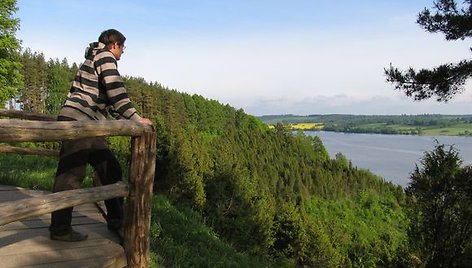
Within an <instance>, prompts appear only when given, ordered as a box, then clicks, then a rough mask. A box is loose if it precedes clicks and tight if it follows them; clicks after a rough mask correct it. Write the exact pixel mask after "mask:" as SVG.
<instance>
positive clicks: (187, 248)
mask: <svg viewBox="0 0 472 268" xmlns="http://www.w3.org/2000/svg"><path fill="white" fill-rule="evenodd" d="M151 251H152V256H151V258H152V265H151V267H255V268H257V267H269V266H270V265H269V263H267V262H265V261H263V260H260V259H258V258H255V257H252V256H249V255H248V254H246V253H244V252H240V251H238V250H237V249H235V248H234V247H232V246H231V245H230V244H229V243H227V242H225V241H223V240H222V239H220V238H219V237H218V234H216V233H215V232H214V231H213V230H212V228H210V227H209V226H207V225H205V220H204V218H203V217H201V216H200V215H199V214H198V213H196V212H194V211H193V210H191V209H189V208H185V207H177V206H174V205H172V204H171V202H170V201H169V200H168V199H167V198H165V197H164V196H162V195H155V196H154V198H153V209H152V224H151Z"/></svg>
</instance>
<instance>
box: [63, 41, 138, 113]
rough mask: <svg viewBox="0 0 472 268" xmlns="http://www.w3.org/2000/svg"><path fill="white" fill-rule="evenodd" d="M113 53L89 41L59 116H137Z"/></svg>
mask: <svg viewBox="0 0 472 268" xmlns="http://www.w3.org/2000/svg"><path fill="white" fill-rule="evenodd" d="M117 67H118V66H117V61H116V58H115V56H114V55H113V53H111V52H110V51H108V50H106V49H105V45H104V44H103V43H98V42H95V43H91V44H90V46H89V47H88V48H87V50H86V52H85V61H84V63H83V64H82V65H81V66H80V68H79V70H78V72H77V75H76V77H75V79H74V82H73V83H72V87H71V89H70V92H69V94H68V95H67V99H66V101H65V102H64V104H63V106H62V108H61V111H60V113H59V116H65V117H69V118H72V119H75V120H105V119H107V115H108V112H110V113H112V114H113V115H114V116H115V117H118V116H116V115H115V114H117V115H119V117H122V118H124V119H131V120H133V121H138V120H139V119H141V117H140V116H139V115H138V114H137V112H136V109H135V108H134V107H133V105H132V104H131V101H130V99H129V97H128V93H127V91H126V88H125V87H124V84H123V80H122V79H121V76H120V73H119V72H118V69H117Z"/></svg>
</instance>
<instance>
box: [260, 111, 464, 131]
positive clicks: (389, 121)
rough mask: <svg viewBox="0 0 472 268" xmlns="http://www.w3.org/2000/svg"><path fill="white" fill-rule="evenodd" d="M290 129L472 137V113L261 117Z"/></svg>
mask: <svg viewBox="0 0 472 268" xmlns="http://www.w3.org/2000/svg"><path fill="white" fill-rule="evenodd" d="M259 119H261V120H262V121H263V122H265V123H266V124H268V125H272V126H274V127H275V126H276V125H281V126H282V127H283V128H285V129H287V130H294V131H297V130H302V131H305V130H314V131H320V130H322V131H332V132H344V133H370V134H400V135H418V136H472V115H440V114H434V115H428V114H425V115H336V114H332V115H311V116H295V115H279V116H277V115H273V116H262V117H259Z"/></svg>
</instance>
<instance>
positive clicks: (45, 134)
mask: <svg viewBox="0 0 472 268" xmlns="http://www.w3.org/2000/svg"><path fill="white" fill-rule="evenodd" d="M0 116H4V117H5V116H6V117H13V118H22V119H29V120H18V119H0V142H22V141H63V140H75V139H81V138H89V137H100V136H131V164H130V169H129V179H128V185H126V184H124V183H122V182H118V183H115V184H111V185H106V186H98V187H93V188H86V189H77V190H71V191H64V192H58V193H53V194H49V195H47V196H45V197H32V198H30V199H29V200H24V199H23V200H21V201H11V202H4V203H1V204H0V225H4V224H7V223H9V222H13V221H17V220H20V219H24V218H27V217H32V216H39V215H42V214H46V213H50V212H53V211H56V210H58V209H62V208H66V207H71V206H76V205H80V204H84V203H93V202H96V201H101V200H107V199H110V198H115V197H127V198H128V199H127V200H128V202H127V207H126V213H125V215H126V217H125V221H124V237H123V246H124V249H125V253H126V258H127V261H128V267H148V264H149V256H150V255H149V250H150V248H149V247H150V239H149V233H150V221H151V203H152V188H153V183H154V172H155V159H156V133H155V132H154V131H153V129H152V127H150V126H145V125H142V124H139V123H136V122H133V121H129V120H110V121H106V120H103V121H54V120H55V118H54V117H52V116H47V115H41V114H34V113H23V112H18V111H6V110H0ZM32 120H41V121H32ZM0 148H3V149H0V152H13V153H25V154H38V155H57V152H54V151H53V150H44V149H43V150H41V149H40V150H38V149H36V150H35V149H25V148H16V147H11V146H2V147H0ZM51 179H52V178H51Z"/></svg>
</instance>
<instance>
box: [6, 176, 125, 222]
mask: <svg viewBox="0 0 472 268" xmlns="http://www.w3.org/2000/svg"><path fill="white" fill-rule="evenodd" d="M127 195H128V186H127V185H126V184H124V183H123V182H117V183H113V184H109V185H105V186H98V187H92V188H85V189H76V190H70V191H63V192H57V193H53V194H48V195H43V196H38V197H32V198H28V199H25V200H18V201H11V202H2V203H0V225H3V224H6V223H10V222H13V221H17V220H21V219H24V218H27V217H32V216H38V215H42V214H45V213H50V212H53V211H56V210H59V209H63V208H67V207H72V206H75V205H80V204H84V203H91V202H96V201H100V200H107V199H110V198H115V197H124V196H127Z"/></svg>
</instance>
